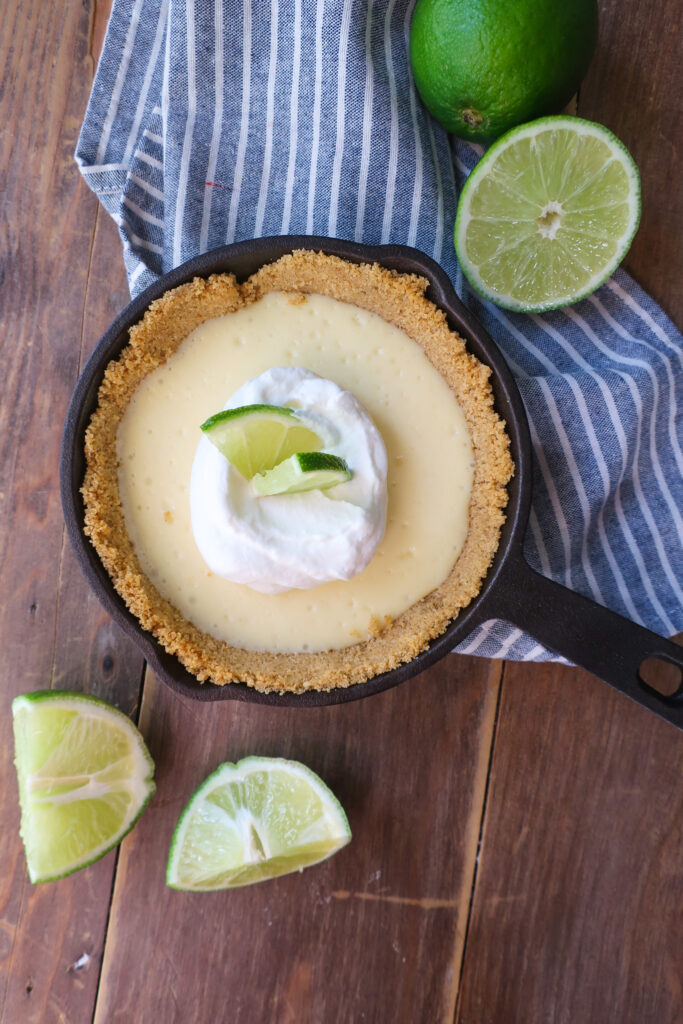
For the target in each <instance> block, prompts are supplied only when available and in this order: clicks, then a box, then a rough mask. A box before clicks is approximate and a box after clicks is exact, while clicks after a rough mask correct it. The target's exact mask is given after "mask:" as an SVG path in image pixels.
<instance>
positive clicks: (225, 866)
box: [166, 757, 351, 892]
mask: <svg viewBox="0 0 683 1024" xmlns="http://www.w3.org/2000/svg"><path fill="white" fill-rule="evenodd" d="M350 839H351V830H350V828H349V823H348V821H347V818H346V815H345V814H344V811H343V810H342V807H341V805H340V803H339V801H338V800H337V798H336V797H335V796H334V794H333V793H332V792H331V791H330V790H329V789H328V787H327V786H326V785H325V783H324V782H323V781H322V780H321V779H320V778H318V776H317V775H315V773H314V772H312V771H311V770H310V769H309V768H306V766H305V765H303V764H300V763H299V762H298V761H287V760H284V759H283V758H267V757H247V758H244V759H243V760H242V761H239V762H238V763H237V764H230V763H227V764H222V765H221V766H220V767H219V768H217V769H216V771H215V772H214V773H213V774H212V775H210V776H209V777H208V779H206V781H205V782H203V783H202V785H201V786H200V787H199V789H198V790H197V791H196V792H195V793H194V795H193V796H192V797H191V799H190V802H189V803H188V805H187V806H186V808H185V810H184V811H183V813H182V814H181V816H180V820H179V821H178V825H177V826H176V830H175V832H174V834H173V839H172V841H171V850H170V853H169V859H168V868H167V872H166V881H167V884H168V885H169V886H171V887H172V888H175V889H189V890H192V891H195V892H203V891H211V890H215V889H233V888H237V887H239V886H243V885H251V884H253V883H254V882H260V881H263V880H265V879H268V878H276V877H277V876H278V875H284V874H288V873H289V872H291V871H300V870H302V869H303V868H305V867H308V866H309V865H311V864H316V863H318V862H319V861H321V860H325V859H326V858H327V857H330V856H332V854H333V853H336V852H337V850H340V849H341V848H342V847H343V846H346V844H347V843H348V842H349V841H350Z"/></svg>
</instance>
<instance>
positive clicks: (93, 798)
mask: <svg viewBox="0 0 683 1024" xmlns="http://www.w3.org/2000/svg"><path fill="white" fill-rule="evenodd" d="M12 714H13V718H14V738H15V752H16V753H15V765H16V769H17V777H18V781H19V802H20V805H21V837H22V839H23V842H24V847H25V850H26V861H27V864H28V871H29V877H30V879H31V881H32V882H46V881H53V880H55V879H57V878H62V877H63V876H64V875H68V874H71V872H73V871H77V870H78V869H79V868H81V867H85V865H86V864H91V863H92V862H93V861H95V860H97V859H98V858H99V857H101V856H103V855H104V854H105V853H106V852H107V851H108V850H110V849H111V848H112V847H113V846H115V845H116V844H117V843H119V842H120V841H121V839H122V838H123V836H124V835H125V834H126V833H127V832H128V831H130V829H131V828H132V827H133V825H134V824H135V822H136V821H137V819H138V818H139V817H140V815H141V814H142V812H143V810H144V809H145V807H146V805H147V803H148V802H149V800H150V798H151V796H152V794H153V793H154V782H153V775H154V764H153V762H152V759H151V757H150V755H149V752H148V750H147V748H146V746H145V744H144V741H143V739H142V736H141V735H140V733H139V732H138V730H137V729H136V728H135V726H134V725H133V723H132V722H131V721H130V719H128V718H127V717H126V715H124V714H123V713H122V712H121V711H118V710H117V709H116V708H113V707H111V706H110V705H109V704H106V703H105V702H104V701H101V700H98V699H97V698H95V697H89V696H87V695H85V694H79V693H68V692H64V691H59V690H42V691H38V692H37V693H31V694H26V695H24V696H21V697H17V698H15V700H14V701H13V703H12Z"/></svg>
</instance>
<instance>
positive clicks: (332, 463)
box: [251, 452, 351, 495]
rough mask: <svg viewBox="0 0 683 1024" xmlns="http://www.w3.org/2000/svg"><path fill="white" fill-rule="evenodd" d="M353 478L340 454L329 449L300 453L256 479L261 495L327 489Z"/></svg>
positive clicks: (260, 474)
mask: <svg viewBox="0 0 683 1024" xmlns="http://www.w3.org/2000/svg"><path fill="white" fill-rule="evenodd" d="M350 479H351V470H350V469H349V467H348V465H347V464H346V462H345V461H344V459H340V458H339V457H338V456H337V455H330V454H329V452H298V453H297V454H296V455H290V457H289V458H288V459H285V461H284V462H281V463H280V465H279V466H276V467H275V469H269V470H267V472H265V473H259V474H258V475H257V476H255V477H253V478H252V481H251V482H252V486H253V488H254V490H255V491H256V493H257V494H261V495H265V494H294V493H295V492H297V491H315V490H324V489H326V488H328V487H335V486H336V485H337V484H343V483H344V482H345V481H346V480H350Z"/></svg>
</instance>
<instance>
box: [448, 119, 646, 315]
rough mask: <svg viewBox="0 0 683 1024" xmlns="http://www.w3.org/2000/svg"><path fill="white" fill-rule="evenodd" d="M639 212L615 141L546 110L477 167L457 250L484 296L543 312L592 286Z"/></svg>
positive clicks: (622, 247)
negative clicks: (539, 117) (552, 115)
mask: <svg viewBox="0 0 683 1024" xmlns="http://www.w3.org/2000/svg"><path fill="white" fill-rule="evenodd" d="M639 219H640V178H639V175H638V168H637V167H636V165H635V163H634V162H633V159H632V157H631V155H630V154H629V152H628V151H627V150H626V148H625V147H624V146H623V144H622V143H621V142H620V141H619V139H617V137H616V136H615V135H613V134H612V133H611V132H610V131H608V130H607V129H606V128H603V127H602V125H599V124H593V122H591V121H584V120H582V119H581V118H578V117H564V116H562V117H544V118H541V119H540V120H538V121H532V122H531V123H530V124H526V125H522V126H521V127H520V128H514V129H513V130H512V131H510V132H508V133H507V135H504V136H503V137H502V138H501V139H499V140H498V142H496V143H495V144H494V145H493V146H491V148H490V149H489V150H488V152H487V153H486V154H485V155H484V157H483V158H482V159H481V160H480V162H479V163H478V164H477V166H476V167H475V168H474V170H473V171H472V173H471V174H470V176H469V178H468V179H467V182H466V183H465V187H464V188H463V190H462V195H461V196H460V203H459V205H458V214H457V217H456V221H455V248H456V251H457V254H458V259H459V260H460V265H461V267H462V269H463V271H464V273H465V274H466V275H467V278H468V279H469V281H470V282H471V284H472V285H473V287H474V288H475V289H476V290H477V291H478V292H480V293H481V294H482V295H483V296H484V297H485V298H487V299H490V300H491V301H492V302H495V303H496V304H497V305H499V306H503V307H504V308H506V309H513V310H518V311H521V312H540V311H542V310H544V309H556V308H558V307H560V306H567V305H569V304H570V303H572V302H578V301H579V299H582V298H584V297H585V296H586V295H590V293H591V292H593V291H595V289H596V288H597V287H598V286H599V285H601V284H602V283H603V282H604V281H605V280H606V279H607V278H608V277H609V275H610V274H611V273H612V272H613V271H614V270H615V269H616V267H617V266H618V265H619V263H620V262H621V260H622V259H623V258H624V256H625V255H626V253H627V251H628V248H629V246H630V244H631V241H632V239H633V236H634V234H635V232H636V229H637V227H638V221H639Z"/></svg>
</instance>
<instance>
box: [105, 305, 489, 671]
mask: <svg viewBox="0 0 683 1024" xmlns="http://www.w3.org/2000/svg"><path fill="white" fill-rule="evenodd" d="M273 366H303V367H306V368H307V369H309V370H312V371H313V372H314V373H317V374H319V375H320V376H321V377H325V378H328V379H329V380H333V381H335V382H336V383H337V384H339V385H340V387H342V388H345V389H347V390H349V391H351V392H353V394H355V395H356V397H357V398H358V400H359V401H360V402H361V403H362V404H363V405H364V406H365V408H366V409H367V410H368V412H369V413H370V415H371V417H372V418H373V420H374V422H375V424H376V425H377V427H378V429H379V431H380V433H381V434H382V437H383V439H384V443H385V445H386V448H387V455H388V463H389V470H388V494H389V501H388V515H387V529H386V533H385V536H384V539H383V540H382V542H381V543H380V545H379V547H378V549H377V551H376V553H375V555H374V557H373V559H372V561H371V562H370V564H369V565H368V566H367V568H366V569H364V570H363V572H361V573H360V574H359V575H357V576H355V577H354V578H353V579H351V580H349V581H339V582H333V583H325V584H323V585H322V586H320V587H317V588H315V589H314V590H302V591H298V590H292V591H287V592H286V593H282V594H261V593H258V592H257V591H254V590H251V589H250V588H248V587H245V586H242V585H240V584H236V583H230V582H229V581H227V580H224V579H221V578H220V577H218V576H215V575H214V574H212V573H211V572H210V571H209V570H208V569H207V567H206V564H205V562H204V561H203V559H202V557H201V555H200V554H199V551H198V550H197V547H196V545H195V543H194V538H193V536H192V529H191V524H190V508H189V484H190V471H191V468H192V461H193V458H194V454H195V450H196V447H197V443H198V440H199V436H200V431H199V424H200V423H202V422H203V421H204V420H205V419H206V418H207V417H208V416H210V415H211V414H212V413H214V412H216V411H217V410H218V409H221V408H222V407H223V405H224V404H225V402H226V401H227V399H228V398H229V396H230V395H231V394H232V393H233V392H234V391H236V390H237V388H238V387H240V386H241V385H242V384H243V383H244V382H245V381H246V380H248V379H249V378H250V377H255V376H257V375H259V374H261V373H263V372H264V370H267V369H268V368H270V367H273ZM118 453H119V460H120V466H119V486H120V493H121V501H122V504H123V510H124V515H125V518H126V524H127V527H128V530H129V533H130V535H131V538H132V540H133V543H134V545H135V548H136V551H137V553H138V557H139V558H140V561H141V564H142V567H143V570H144V571H145V573H146V574H147V575H148V576H149V578H150V579H151V580H152V581H153V583H154V584H155V585H156V587H157V589H158V590H159V591H160V593H162V594H163V595H164V597H166V598H167V599H168V600H169V601H171V602H172V603H173V604H174V605H175V606H176V608H178V609H179V611H180V612H181V613H182V614H183V615H184V616H185V617H186V618H187V619H189V620H190V621H191V622H193V623H194V624H195V625H196V626H198V627H199V628H200V629H203V630H205V631H206V632H208V633H211V634H212V635H213V636H215V637H218V638H219V639H222V640H226V641H228V642H229V643H231V644H233V645H235V646H239V647H246V648H249V649H252V650H269V651H304V650H307V651H316V650H328V649H331V648H341V647H346V646H349V645H350V644H353V643H356V642H357V641H359V640H365V639H367V637H368V636H369V635H370V634H371V633H372V632H373V631H374V629H376V628H377V626H378V625H380V624H382V623H383V622H384V621H385V619H386V618H387V617H390V618H395V617H396V616H397V615H399V614H400V613H401V612H402V611H405V609H406V608H408V607H410V605H412V604H414V603H415V601H418V600H419V599H420V598H421V597H423V596H424V595H425V594H427V593H429V592H430V591H431V590H433V589H434V587H436V586H437V585H438V584H439V583H441V581H442V580H443V579H444V578H445V577H446V576H447V574H448V572H449V570H450V568H451V566H452V565H453V563H454V562H455V560H456V558H457V556H458V554H459V552H460V550H461V549H462V546H463V544H464V542H465V537H466V534H467V526H468V508H469V499H470V492H471V487H472V478H473V471H474V463H473V455H472V446H471V442H470V437H469V432H468V429H467V424H466V422H465V417H464V414H463V412H462V410H461V408H460V406H459V405H458V403H457V401H456V400H455V397H454V395H453V393H452V391H451V390H450V388H449V387H448V385H447V384H446V382H445V380H444V379H443V378H442V377H441V375H440V374H439V373H438V372H437V370H435V369H434V367H433V366H432V365H431V363H430V362H429V361H428V359H427V357H426V356H425V355H424V353H423V352H422V349H421V348H420V347H419V346H418V345H417V344H415V342H413V341H412V340H411V339H410V338H409V337H408V336H407V335H406V334H405V333H404V332H403V331H401V330H399V329H398V328H397V327H394V326H393V325H392V324H389V323H387V322H386V321H384V320H382V319H381V318H380V317H378V316H376V315H374V314H373V313H368V312H366V311H365V310H361V309H358V308H357V307H356V306H353V305H351V304H349V303H344V302H338V301H337V300H335V299H330V298H328V297H326V296H322V295H311V296H308V297H306V300H305V301H304V302H301V301H300V297H299V296H296V297H288V296H287V295H283V294H281V293H272V294H269V295H267V296H265V297H264V298H263V299H261V300H259V301H258V302H256V303H253V304H252V305H250V306H247V307H246V308H245V309H242V310H239V311H238V312H236V313H232V314H229V315H227V316H224V317H219V318H217V319H215V320H210V321H208V322H207V323H205V324H202V326H201V327H198V328H197V329H196V330H195V331H193V332H192V334H191V335H190V336H189V337H188V338H187V339H186V341H185V342H183V344H182V345H181V346H180V348H179V349H178V351H177V352H176V353H175V354H174V355H172V356H171V358H170V359H169V360H168V362H167V363H165V364H164V365H163V366H162V367H160V368H159V369H158V370H155V371H154V372H153V373H152V374H150V375H149V376H148V377H147V378H146V379H145V380H144V381H143V383H142V384H141V385H140V387H139V388H138V389H137V391H136V393H135V395H134V396H133V399H132V401H131V402H130V404H129V406H128V409H127V410H126V413H125V415H124V417H123V420H122V422H121V426H120V428H119V434H118Z"/></svg>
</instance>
